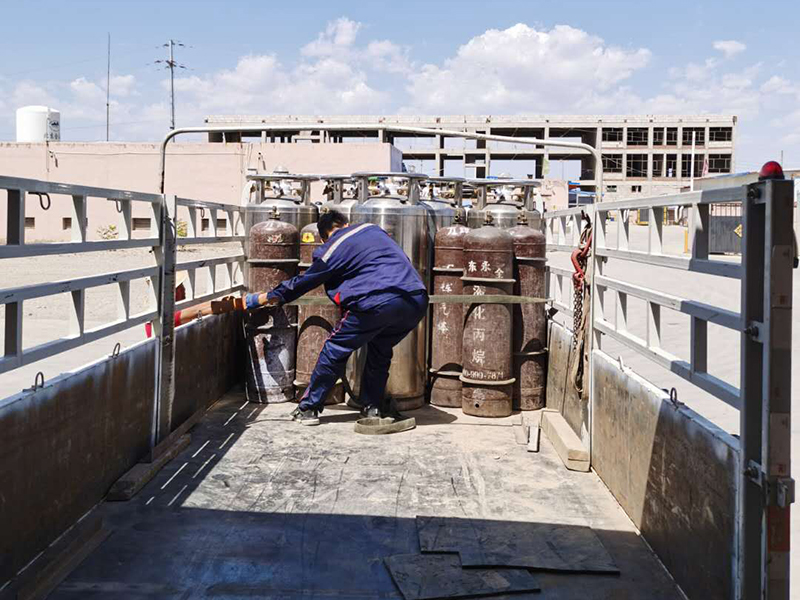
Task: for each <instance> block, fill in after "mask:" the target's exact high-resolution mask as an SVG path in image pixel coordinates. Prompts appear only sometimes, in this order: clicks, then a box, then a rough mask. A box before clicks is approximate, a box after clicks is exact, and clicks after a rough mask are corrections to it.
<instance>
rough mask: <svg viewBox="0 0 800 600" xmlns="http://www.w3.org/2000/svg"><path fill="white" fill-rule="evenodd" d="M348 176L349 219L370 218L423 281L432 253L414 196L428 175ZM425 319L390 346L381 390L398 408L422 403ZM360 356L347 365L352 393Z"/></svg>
mask: <svg viewBox="0 0 800 600" xmlns="http://www.w3.org/2000/svg"><path fill="white" fill-rule="evenodd" d="M353 178H355V179H356V180H357V181H358V183H359V189H360V191H359V197H360V202H359V203H358V204H356V205H354V206H353V209H352V212H351V215H350V216H351V222H352V223H353V224H354V225H355V224H359V223H375V224H376V225H379V226H380V227H381V228H383V230H384V231H386V233H388V234H389V236H391V238H392V239H393V240H394V241H395V242H397V245H398V246H400V248H402V249H403V251H404V252H405V253H406V255H407V256H408V258H409V260H410V261H411V264H412V266H413V267H414V268H415V269H416V270H417V272H418V273H419V275H420V278H421V279H422V281H424V282H425V283H426V285H427V284H428V282H429V281H430V279H429V278H430V272H431V258H432V256H431V253H430V252H429V244H428V241H429V234H428V209H427V208H426V207H425V206H423V205H421V204H420V202H419V182H420V181H422V180H425V179H427V175H423V174H421V173H385V172H370V173H354V174H353ZM431 239H432V238H431ZM427 323H428V319H427V316H426V318H423V319H422V321H420V323H419V325H418V326H417V327H416V328H415V329H414V330H412V331H411V332H409V334H408V335H407V336H406V337H405V338H404V339H403V340H402V341H401V342H400V343H399V344H397V346H395V348H394V356H393V358H392V366H391V367H390V368H389V379H388V381H387V382H386V395H387V396H388V397H389V398H391V399H392V400H394V402H395V404H396V406H397V409H398V410H400V411H405V410H415V409H417V408H422V406H424V404H425V391H426V385H425V384H426V383H427V377H426V375H427V372H426V368H427V365H428V361H427V356H426V350H427V345H426V331H427V326H428V325H427ZM365 361H366V353H365V352H364V351H363V350H359V351H356V352H354V353H353V357H352V358H351V361H350V363H349V365H348V371H349V374H348V380H349V382H350V388H351V390H352V391H353V392H354V393H355V394H359V393H360V387H361V382H360V378H361V373H362V372H363V364H364V362H365ZM350 365H352V367H351V366H350Z"/></svg>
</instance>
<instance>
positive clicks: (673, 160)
mask: <svg viewBox="0 0 800 600" xmlns="http://www.w3.org/2000/svg"><path fill="white" fill-rule="evenodd" d="M665 173H666V176H667V177H677V176H678V155H677V154H667V164H666V171H665Z"/></svg>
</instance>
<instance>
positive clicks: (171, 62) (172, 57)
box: [156, 40, 188, 129]
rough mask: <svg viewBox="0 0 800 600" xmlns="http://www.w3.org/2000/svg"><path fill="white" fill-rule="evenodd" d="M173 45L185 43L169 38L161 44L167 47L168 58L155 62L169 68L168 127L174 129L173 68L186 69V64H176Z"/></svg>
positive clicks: (181, 45)
mask: <svg viewBox="0 0 800 600" xmlns="http://www.w3.org/2000/svg"><path fill="white" fill-rule="evenodd" d="M175 46H180V47H181V48H185V47H186V44H184V43H182V42H179V41H178V40H170V41H169V42H167V43H166V44H164V45H163V47H164V48H169V58H168V59H167V60H157V61H156V64H162V63H163V64H166V67H164V68H165V69H169V95H170V99H171V101H170V106H171V107H172V118H171V120H170V127H169V128H170V129H175V69H187V68H188V67H187V66H186V65H181V64H178V62H177V61H176V60H175Z"/></svg>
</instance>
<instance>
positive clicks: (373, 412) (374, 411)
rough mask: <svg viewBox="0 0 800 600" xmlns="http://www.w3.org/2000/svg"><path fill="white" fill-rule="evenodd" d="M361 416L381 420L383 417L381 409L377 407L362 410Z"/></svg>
mask: <svg viewBox="0 0 800 600" xmlns="http://www.w3.org/2000/svg"><path fill="white" fill-rule="evenodd" d="M361 416H362V417H377V418H380V417H382V416H383V415H381V409H380V408H378V407H377V406H365V407H364V408H362V409H361Z"/></svg>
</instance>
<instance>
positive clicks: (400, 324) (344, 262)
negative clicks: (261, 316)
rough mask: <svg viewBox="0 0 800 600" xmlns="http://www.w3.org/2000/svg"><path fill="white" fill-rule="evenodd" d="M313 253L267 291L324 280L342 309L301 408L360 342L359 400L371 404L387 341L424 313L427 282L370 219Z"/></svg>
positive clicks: (329, 384) (287, 291)
mask: <svg viewBox="0 0 800 600" xmlns="http://www.w3.org/2000/svg"><path fill="white" fill-rule="evenodd" d="M313 259H314V261H313V263H312V264H311V266H310V267H309V268H308V270H307V271H306V272H305V273H303V274H302V275H299V276H297V277H294V278H292V279H290V280H288V281H285V282H283V283H281V284H280V285H279V286H277V287H276V288H275V289H273V290H272V291H271V292H269V293H268V294H267V296H268V298H270V299H275V298H277V299H278V301H279V302H280V303H282V304H283V303H288V302H291V301H293V300H295V299H297V298H299V297H300V296H302V295H303V294H305V293H307V292H310V291H311V290H313V289H314V288H316V287H318V286H320V285H324V286H325V293H326V294H327V295H328V297H329V298H330V299H331V300H333V302H335V303H336V304H338V305H339V306H341V307H342V309H343V310H344V316H343V317H342V320H341V321H340V322H339V323H338V324H337V325H336V327H335V328H334V330H333V332H332V333H331V335H330V337H328V339H327V341H326V342H325V344H324V346H323V347H322V351H321V352H320V355H319V359H317V364H316V366H315V367H314V372H313V373H312V374H311V379H310V381H309V385H308V387H307V388H306V391H305V394H304V395H303V398H302V399H301V401H300V408H301V409H303V410H308V409H316V410H319V411H322V408H323V405H324V402H325V398H326V396H327V395H328V393H329V392H330V390H331V389H332V388H333V386H334V385H335V384H336V381H337V380H338V379H339V378H341V377H343V376H344V370H345V366H346V365H347V359H348V358H349V357H350V355H351V354H352V353H353V352H354V351H355V350H358V349H359V348H361V347H362V346H365V345H366V346H367V359H366V364H365V366H364V373H363V376H362V379H361V398H360V403H361V404H362V405H363V406H377V405H378V404H379V403H380V402H381V401H382V400H383V396H384V393H385V391H386V381H387V379H388V377H389V366H390V364H391V362H392V348H394V346H396V345H397V344H398V343H400V341H401V340H402V339H403V338H404V337H406V336H407V335H408V334H409V332H411V331H412V330H413V329H414V328H415V327H416V326H417V324H418V323H419V322H420V321H421V320H422V318H423V317H424V316H425V312H426V310H427V308H428V294H427V292H426V290H425V284H424V283H423V282H422V279H421V278H420V276H419V274H418V273H417V271H416V270H415V269H414V267H413V266H412V265H411V261H410V260H409V259H408V257H407V256H406V255H405V253H404V252H403V250H402V249H401V248H400V247H399V246H398V245H397V244H396V243H395V242H394V240H392V238H391V237H389V234H387V233H386V232H385V231H384V230H383V229H381V228H380V227H379V226H377V225H375V224H372V223H365V224H363V225H350V226H348V227H345V228H343V229H340V230H338V231H335V232H334V233H333V234H332V235H331V236H330V238H329V239H328V241H327V242H326V243H325V244H323V245H322V246H320V247H319V248H317V249H316V250H315V251H314V254H313Z"/></svg>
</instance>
